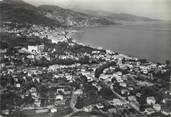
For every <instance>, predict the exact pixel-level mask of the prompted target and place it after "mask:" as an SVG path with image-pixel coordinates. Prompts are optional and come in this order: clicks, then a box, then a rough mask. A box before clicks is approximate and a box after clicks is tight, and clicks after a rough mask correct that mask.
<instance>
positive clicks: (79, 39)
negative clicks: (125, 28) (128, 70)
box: [71, 24, 170, 64]
mask: <svg viewBox="0 0 171 117" xmlns="http://www.w3.org/2000/svg"><path fill="white" fill-rule="evenodd" d="M121 25H123V24H121ZM121 25H120V26H121ZM112 26H118V25H109V26H99V27H86V28H80V29H79V30H77V32H74V33H73V34H72V35H71V37H72V39H73V40H75V41H76V42H77V43H80V44H84V45H85V46H89V47H92V48H98V47H101V48H103V49H104V50H111V51H114V52H118V53H120V54H123V55H125V56H128V57H132V58H138V59H146V60H147V61H149V62H152V63H159V64H165V61H166V60H169V61H170V59H165V60H162V61H156V60H151V59H150V58H148V57H140V56H138V55H137V56H136V55H131V54H127V53H126V52H125V53H123V52H120V51H117V50H113V49H110V48H105V47H103V46H98V45H96V46H93V45H92V44H91V43H86V42H84V41H82V40H83V39H82V35H84V33H85V32H86V30H88V29H99V28H108V27H109V28H110V27H112Z"/></svg>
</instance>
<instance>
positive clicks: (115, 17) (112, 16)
mask: <svg viewBox="0 0 171 117" xmlns="http://www.w3.org/2000/svg"><path fill="white" fill-rule="evenodd" d="M75 11H80V12H82V13H86V14H89V15H94V16H101V17H105V18H106V19H108V20H110V21H114V22H117V21H128V22H133V21H158V20H156V19H151V18H148V17H142V16H136V15H132V14H127V13H112V12H108V11H95V10H80V9H75Z"/></svg>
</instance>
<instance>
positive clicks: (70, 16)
mask: <svg viewBox="0 0 171 117" xmlns="http://www.w3.org/2000/svg"><path fill="white" fill-rule="evenodd" d="M39 8H40V9H41V10H43V11H44V15H45V16H46V17H48V18H51V19H54V20H57V21H59V22H60V23H61V24H63V25H64V26H76V27H87V26H99V25H111V24H114V23H113V22H112V21H109V20H107V19H105V18H104V17H97V16H92V15H87V14H84V13H80V12H76V11H73V10H69V9H63V8H61V7H58V6H52V5H42V6H40V7H39Z"/></svg>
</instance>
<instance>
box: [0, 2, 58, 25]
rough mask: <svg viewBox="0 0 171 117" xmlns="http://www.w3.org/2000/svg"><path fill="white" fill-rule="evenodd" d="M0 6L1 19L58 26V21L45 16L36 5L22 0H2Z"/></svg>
mask: <svg viewBox="0 0 171 117" xmlns="http://www.w3.org/2000/svg"><path fill="white" fill-rule="evenodd" d="M0 8H1V16H0V17H1V18H0V19H2V21H10V22H13V23H15V22H17V23H30V24H37V25H47V26H60V23H59V22H58V21H56V20H52V19H49V18H47V17H45V16H44V15H43V12H42V11H41V10H39V9H38V8H37V7H35V6H32V5H30V4H28V3H26V2H23V1H22V0H3V1H1V2H0Z"/></svg>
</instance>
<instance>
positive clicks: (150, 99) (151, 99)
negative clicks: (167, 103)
mask: <svg viewBox="0 0 171 117" xmlns="http://www.w3.org/2000/svg"><path fill="white" fill-rule="evenodd" d="M146 102H147V104H148V105H154V104H155V103H156V99H155V98H154V97H153V96H150V97H147V99H146Z"/></svg>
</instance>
